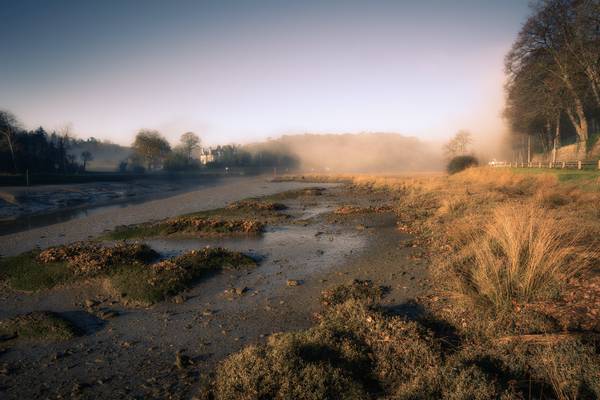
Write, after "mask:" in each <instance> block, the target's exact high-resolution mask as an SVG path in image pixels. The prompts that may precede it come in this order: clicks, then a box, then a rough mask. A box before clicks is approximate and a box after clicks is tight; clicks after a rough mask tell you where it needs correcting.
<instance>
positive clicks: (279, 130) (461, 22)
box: [0, 0, 528, 144]
mask: <svg viewBox="0 0 600 400" xmlns="http://www.w3.org/2000/svg"><path fill="white" fill-rule="evenodd" d="M527 4H528V1H527V0H498V1H491V0H480V1H475V0H463V1H461V0H456V1H447V0H438V1H434V0H421V1H402V0H395V1H381V0H373V1H361V2H358V1H351V0H348V1H327V0H322V1H311V0H305V1H286V0H281V1H259V0H257V1H229V0H221V1H218V0H215V1H202V0H194V1H186V0H179V1H177V0H172V1H162V0H161V1H158V0H156V1H154V0H120V1H116V0H102V1H101V0H73V1H66V0H37V1H32V0H0V48H3V49H5V50H4V52H3V56H2V60H1V62H0V109H8V110H10V111H12V112H13V113H14V114H15V115H16V116H17V117H18V118H19V119H20V120H21V121H22V124H23V125H24V126H25V127H27V128H35V127H37V126H40V125H41V126H44V127H45V128H48V129H60V128H62V127H64V126H67V125H69V126H70V127H71V131H72V132H74V133H75V134H76V135H77V136H78V137H81V138H86V137H89V136H95V137H97V138H102V139H109V140H111V141H113V142H116V143H120V144H129V143H130V142H131V141H132V140H133V137H134V135H135V133H136V132H137V131H138V130H139V129H141V128H148V129H157V130H159V131H160V132H161V133H163V134H164V135H165V136H166V137H167V138H168V139H169V140H170V141H172V142H175V141H176V140H177V138H178V137H179V136H180V135H181V134H182V133H183V132H186V131H194V132H196V133H197V134H199V135H200V136H201V137H202V138H203V140H204V142H205V143H209V144H221V143H230V142H239V143H247V142H253V141H258V140H263V139H265V138H268V137H277V136H280V135H281V134H293V133H304V132H311V133H343V132H397V133H401V134H404V135H409V136H417V137H419V138H423V139H426V140H441V139H443V138H447V137H449V136H451V135H452V134H453V133H455V132H456V131H457V130H459V129H468V130H470V131H472V132H473V133H474V134H475V135H477V136H480V137H486V136H491V135H497V134H499V133H500V132H502V131H503V130H504V129H505V128H504V124H503V121H502V119H501V116H500V115H501V111H502V107H503V92H502V87H503V82H504V76H503V58H504V55H505V53H506V52H507V51H508V49H509V48H510V45H511V43H512V42H513V40H514V39H515V37H516V35H517V32H518V30H519V29H520V26H521V25H522V23H523V22H524V21H525V18H526V17H527V14H528V6H527Z"/></svg>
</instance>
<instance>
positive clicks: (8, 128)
mask: <svg viewBox="0 0 600 400" xmlns="http://www.w3.org/2000/svg"><path fill="white" fill-rule="evenodd" d="M18 128H19V121H18V120H17V117H15V115H14V114H13V113H11V112H10V111H5V110H0V133H1V134H2V136H3V137H4V139H5V140H6V143H7V145H8V149H9V151H10V156H11V159H12V163H13V168H14V172H15V173H17V160H16V158H15V146H14V140H15V135H16V131H17V130H18Z"/></svg>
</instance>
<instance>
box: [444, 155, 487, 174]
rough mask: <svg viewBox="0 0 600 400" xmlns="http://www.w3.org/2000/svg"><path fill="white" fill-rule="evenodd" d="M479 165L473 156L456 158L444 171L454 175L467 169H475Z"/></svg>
mask: <svg viewBox="0 0 600 400" xmlns="http://www.w3.org/2000/svg"><path fill="white" fill-rule="evenodd" d="M478 165H479V161H477V158H475V157H473V156H457V157H454V158H452V159H451V160H450V162H449V163H448V165H447V166H446V171H447V172H448V173H449V174H456V173H457V172H460V171H463V170H465V169H467V168H471V167H476V166H478Z"/></svg>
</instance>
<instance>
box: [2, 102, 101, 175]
mask: <svg viewBox="0 0 600 400" xmlns="http://www.w3.org/2000/svg"><path fill="white" fill-rule="evenodd" d="M0 134H1V137H0V172H2V173H24V172H25V171H29V172H32V173H42V172H43V173H73V172H79V171H82V170H83V168H84V164H85V163H87V161H89V160H90V158H89V157H88V156H87V155H86V158H87V159H86V160H85V161H84V162H83V163H79V160H78V159H77V157H76V156H75V155H74V154H70V153H69V148H70V147H71V146H72V144H73V140H74V139H73V138H71V137H70V136H69V134H68V132H63V133H57V132H51V133H48V132H46V131H45V130H44V128H42V127H40V128H37V129H36V130H33V131H27V130H25V129H23V128H21V125H20V124H19V122H18V120H17V118H16V117H15V116H14V115H13V114H12V113H10V112H8V111H0Z"/></svg>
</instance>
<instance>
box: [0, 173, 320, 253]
mask: <svg viewBox="0 0 600 400" xmlns="http://www.w3.org/2000/svg"><path fill="white" fill-rule="evenodd" d="M307 186H317V185H315V184H308V183H301V182H277V183H274V182H269V181H268V178H266V177H240V178H227V179H224V180H222V181H220V182H219V183H217V184H215V185H211V186H209V187H203V188H200V189H198V190H194V191H190V192H186V193H183V194H178V195H175V196H172V197H168V198H163V199H158V200H151V201H148V202H145V203H142V204H134V205H129V206H126V207H122V208H116V209H115V208H110V209H107V210H106V211H105V212H96V213H94V214H93V215H88V216H84V217H80V218H76V219H72V220H69V221H66V222H62V223H58V224H54V225H49V226H45V227H41V228H35V229H31V230H28V231H24V232H18V233H13V234H8V235H4V236H0V255H2V256H11V255H16V254H19V253H22V252H24V251H28V250H31V249H33V248H35V247H36V246H38V247H40V248H46V247H49V246H56V245H60V244H64V243H71V242H75V241H78V240H86V239H89V238H91V237H96V236H98V235H100V234H102V233H103V232H104V231H106V230H110V229H113V228H114V227H116V226H118V225H129V224H136V223H141V222H147V221H152V220H158V219H163V218H168V217H173V216H176V215H181V214H185V213H190V212H195V211H201V210H209V209H213V208H219V207H223V206H225V205H226V204H228V203H230V202H232V201H237V200H240V199H243V198H247V197H253V196H263V195H269V194H273V193H277V192H282V191H286V190H290V189H296V188H301V187H307ZM320 186H327V185H320Z"/></svg>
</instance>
